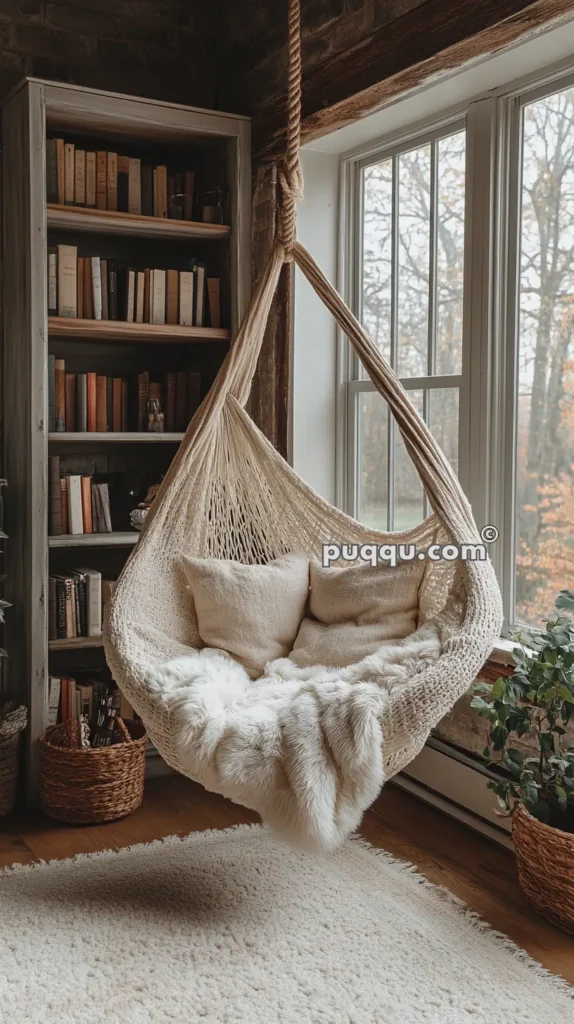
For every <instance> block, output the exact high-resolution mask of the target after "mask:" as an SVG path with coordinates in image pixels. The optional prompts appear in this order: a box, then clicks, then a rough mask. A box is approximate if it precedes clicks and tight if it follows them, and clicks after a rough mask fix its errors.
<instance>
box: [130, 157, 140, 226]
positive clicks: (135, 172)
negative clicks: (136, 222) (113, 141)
mask: <svg viewBox="0 0 574 1024" xmlns="http://www.w3.org/2000/svg"><path fill="white" fill-rule="evenodd" d="M141 212H142V192H141V160H139V159H138V158H137V157H130V162H129V167H128V213H141Z"/></svg>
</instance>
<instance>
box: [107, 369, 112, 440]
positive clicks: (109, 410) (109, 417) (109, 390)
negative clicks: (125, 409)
mask: <svg viewBox="0 0 574 1024" xmlns="http://www.w3.org/2000/svg"><path fill="white" fill-rule="evenodd" d="M113 384H114V381H113V378H112V377H106V422H107V424H108V430H109V431H112V430H113V429H114V390H113Z"/></svg>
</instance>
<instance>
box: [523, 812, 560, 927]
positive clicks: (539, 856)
mask: <svg viewBox="0 0 574 1024" xmlns="http://www.w3.org/2000/svg"><path fill="white" fill-rule="evenodd" d="M512 838H513V840H514V848H515V850H516V862H517V864H518V878H519V881H520V885H521V887H522V890H523V892H524V894H525V895H526V896H527V897H528V899H529V900H530V902H531V903H532V905H533V906H534V907H536V910H537V911H538V913H539V914H542V916H543V917H546V918H547V919H548V920H549V921H552V923H553V924H556V925H558V927H559V928H562V929H564V931H567V932H570V933H571V934H574V833H572V832H562V830H561V829H559V828H552V826H550V825H544V824H543V822H541V821H538V819H537V818H534V817H533V816H532V815H531V814H529V813H528V811H527V810H526V809H525V808H524V807H523V806H522V804H519V805H518V807H517V808H516V811H515V812H514V815H513V818H512Z"/></svg>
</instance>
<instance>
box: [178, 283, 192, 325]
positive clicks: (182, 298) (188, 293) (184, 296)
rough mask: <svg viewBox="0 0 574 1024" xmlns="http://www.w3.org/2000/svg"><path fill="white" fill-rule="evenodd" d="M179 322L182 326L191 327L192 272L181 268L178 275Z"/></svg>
mask: <svg viewBox="0 0 574 1024" xmlns="http://www.w3.org/2000/svg"><path fill="white" fill-rule="evenodd" d="M179 322H180V325H181V326H182V327H193V272H192V271H191V270H182V271H181V272H180V275H179Z"/></svg>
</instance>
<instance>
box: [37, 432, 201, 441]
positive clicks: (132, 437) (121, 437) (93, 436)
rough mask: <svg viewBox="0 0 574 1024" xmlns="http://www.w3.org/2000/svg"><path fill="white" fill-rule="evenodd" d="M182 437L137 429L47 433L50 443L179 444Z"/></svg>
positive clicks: (181, 435) (180, 435)
mask: <svg viewBox="0 0 574 1024" xmlns="http://www.w3.org/2000/svg"><path fill="white" fill-rule="evenodd" d="M182 437H183V434H172V433H169V434H168V433H164V434H154V433H152V432H151V431H149V432H147V433H145V432H142V433H139V432H137V431H131V432H130V431H127V432H124V431H120V430H116V431H112V430H110V431H106V432H102V431H91V432H90V433H87V434H84V433H81V434H73V433H69V432H68V431H58V432H57V433H54V434H48V441H50V442H51V443H56V442H57V443H62V442H65V443H66V444H80V443H81V444H86V443H88V442H97V443H98V444H100V442H102V441H103V442H105V443H106V444H107V443H108V442H110V441H115V442H116V443H118V442H122V443H123V444H125V443H126V442H128V443H130V444H131V443H137V444H143V443H150V442H151V443H155V444H157V443H158V442H159V443H162V442H163V443H164V444H179V442H180V441H181V439H182Z"/></svg>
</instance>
